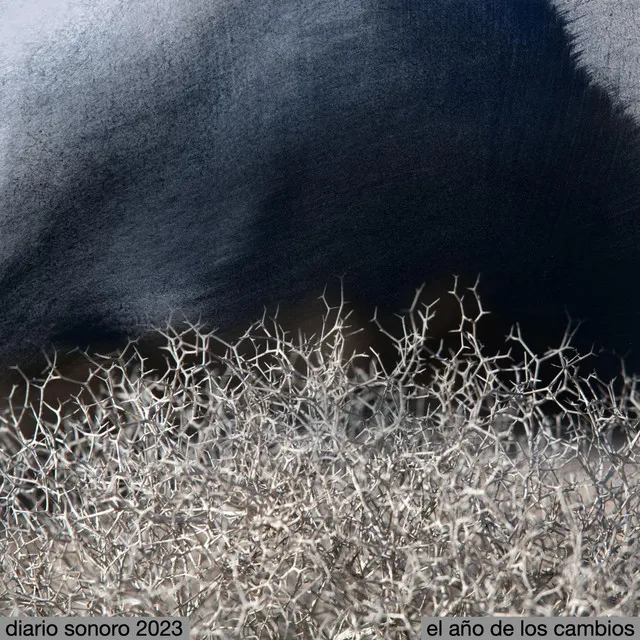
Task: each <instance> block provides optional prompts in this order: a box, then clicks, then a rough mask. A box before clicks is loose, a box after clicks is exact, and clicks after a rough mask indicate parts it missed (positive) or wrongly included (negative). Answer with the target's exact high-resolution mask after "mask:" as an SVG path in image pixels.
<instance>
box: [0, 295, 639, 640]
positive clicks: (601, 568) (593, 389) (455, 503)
mask: <svg viewBox="0 0 640 640" xmlns="http://www.w3.org/2000/svg"><path fill="white" fill-rule="evenodd" d="M456 295H457V294H456ZM467 295H474V292H473V291H472V292H471V293H470V294H467ZM430 312H431V309H427V308H416V309H415V310H414V313H413V314H412V315H411V316H410V317H408V318H407V321H406V324H405V328H406V332H405V333H406V335H405V337H404V339H402V340H398V342H397V347H398V349H399V353H400V357H399V361H398V366H397V369H396V370H395V371H394V372H392V374H391V375H386V374H385V373H383V372H382V371H381V368H380V367H379V366H377V364H376V361H375V358H374V359H365V358H357V357H356V358H355V359H353V358H352V357H345V335H347V334H348V333H349V331H350V330H349V329H348V324H349V319H348V314H342V315H341V316H340V319H339V320H338V321H337V322H335V323H331V324H330V325H329V324H327V325H325V326H324V327H323V329H322V331H320V332H319V334H318V335H317V336H315V337H314V338H310V339H305V338H303V337H299V336H295V335H287V334H284V333H283V332H282V331H281V330H279V329H278V328H277V325H276V324H273V323H271V322H268V321H266V320H265V321H264V322H263V323H261V325H258V326H254V327H252V328H251V329H250V330H249V331H248V332H247V334H246V335H245V336H243V337H242V339H241V340H239V341H238V342H237V343H234V344H233V345H227V347H226V348H224V349H221V344H220V342H219V341H218V340H217V339H216V338H215V336H212V335H207V334H204V333H202V332H201V331H198V330H197V328H192V329H190V330H188V331H184V332H182V331H166V332H164V340H165V345H164V348H165V349H166V352H165V353H166V357H167V359H168V361H169V362H170V363H171V366H170V367H168V368H167V369H166V370H156V371H154V370H149V369H148V368H147V365H146V363H145V361H144V360H143V359H142V358H141V357H140V355H139V354H138V352H137V351H136V348H135V345H132V346H130V347H129V348H128V350H127V351H126V352H125V353H124V354H122V355H121V356H103V357H99V356H93V360H92V362H93V365H92V369H91V371H92V374H91V376H92V379H91V380H90V381H89V382H88V383H87V385H86V387H87V388H86V389H85V390H84V391H83V393H82V394H79V395H78V399H77V400H74V399H69V402H68V403H67V406H65V407H63V409H61V410H59V411H58V412H57V414H56V412H52V411H50V410H49V411H48V412H44V413H41V415H43V416H44V415H45V414H46V416H47V417H46V419H44V418H43V419H41V420H40V422H39V424H38V429H37V432H36V434H35V437H34V438H33V439H26V438H24V437H20V436H15V428H14V427H12V425H11V422H12V421H13V420H15V419H16V417H17V413H16V412H17V409H18V407H13V412H14V413H13V417H12V413H11V410H10V409H7V410H5V412H4V417H3V421H4V431H3V436H2V437H3V441H4V442H5V446H4V451H3V452H2V453H1V454H0V456H1V459H0V501H1V502H0V508H1V510H2V518H1V521H0V527H2V529H1V532H0V564H1V572H2V579H1V580H0V613H2V614H3V615H16V614H24V615H32V616H35V615H37V616H45V615H72V614H73V615H94V616H95V615H143V614H147V615H180V616H188V617H189V618H190V621H191V626H192V633H193V634H194V635H193V637H197V638H200V637H210V638H233V637H238V638H342V639H343V640H345V639H346V638H416V637H418V633H419V620H420V616H421V615H436V616H454V615H455V616H478V615H491V614H493V615H498V614H507V613H509V614H518V615H627V616H632V615H638V614H639V613H640V610H639V606H640V605H639V604H638V598H637V593H638V590H639V588H640V571H639V569H640V552H639V551H638V549H639V547H638V536H639V534H640V522H639V518H638V516H639V498H640V495H639V491H638V481H639V478H638V469H637V464H636V462H637V457H638V452H639V445H638V442H637V440H638V438H637V436H636V433H637V432H638V431H637V425H638V416H639V414H640V394H639V393H638V390H637V389H636V386H635V382H634V381H633V380H631V379H629V380H626V381H625V382H624V383H622V384H621V385H620V388H619V389H618V390H617V392H616V393H615V394H614V393H613V391H612V388H610V387H607V386H605V385H602V384H601V383H599V382H598V381H597V380H596V379H595V378H587V379H584V378H580V377H579V376H578V375H577V373H576V367H577V364H578V362H579V357H578V356H577V355H576V354H575V353H574V352H573V351H572V350H571V348H570V346H569V345H568V343H563V344H562V345H561V346H560V347H559V348H558V349H557V350H555V351H552V352H549V353H547V354H545V355H544V356H543V357H538V358H536V357H535V356H534V354H532V353H530V352H529V351H528V349H527V348H526V346H525V345H524V342H523V341H522V340H521V339H520V338H519V337H518V335H517V334H516V335H514V336H512V339H511V341H510V342H508V343H507V345H506V347H509V346H510V347H511V349H512V351H511V354H510V355H506V351H505V354H503V355H501V356H488V355H486V354H483V352H482V348H481V346H480V345H479V344H478V341H477V338H476V336H475V325H476V320H477V317H476V318H469V317H467V318H466V319H465V322H463V324H462V325H461V327H460V332H459V335H458V338H459V341H460V344H459V346H458V348H457V349H454V350H453V351H449V350H442V351H441V352H440V353H439V354H436V355H435V356H433V357H431V358H430V359H429V360H425V358H424V355H425V354H424V353H423V351H422V350H421V347H422V345H423V343H424V335H425V332H427V333H428V317H429V315H430ZM345 315H346V317H345ZM214 345H215V348H212V347H213V346H214ZM506 347H505V348H506ZM545 366H546V374H545V377H544V378H543V379H542V378H540V370H541V368H544V367H545ZM428 371H431V373H427V372H428ZM549 372H551V373H549ZM554 372H555V373H554ZM55 377H56V370H55V367H53V368H52V370H51V371H50V373H49V376H48V379H47V380H45V382H44V384H45V385H46V384H52V383H53V381H55ZM538 378H540V379H539V380H538ZM31 397H32V402H33V410H34V411H35V412H36V414H37V413H38V412H39V411H40V412H41V411H42V407H39V406H38V383H37V382H34V386H33V387H32V389H31ZM56 416H57V417H56ZM11 433H13V434H14V436H11V437H10V434H11Z"/></svg>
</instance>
